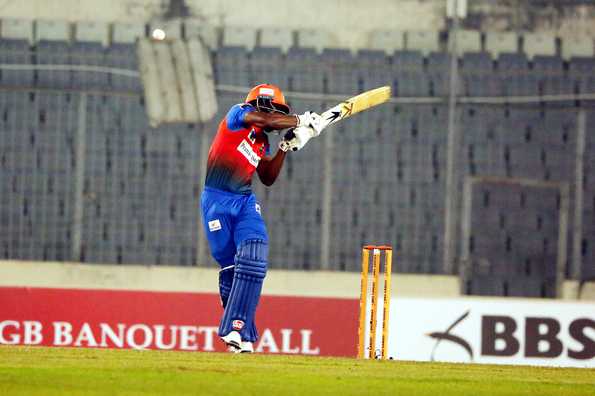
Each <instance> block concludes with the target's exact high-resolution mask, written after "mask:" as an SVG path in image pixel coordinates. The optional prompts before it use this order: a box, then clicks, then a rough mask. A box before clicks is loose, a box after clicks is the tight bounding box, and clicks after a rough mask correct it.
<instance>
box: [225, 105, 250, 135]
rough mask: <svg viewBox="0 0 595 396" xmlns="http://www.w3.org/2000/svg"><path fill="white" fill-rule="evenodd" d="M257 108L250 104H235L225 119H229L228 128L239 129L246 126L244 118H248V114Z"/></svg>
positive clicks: (231, 129)
mask: <svg viewBox="0 0 595 396" xmlns="http://www.w3.org/2000/svg"><path fill="white" fill-rule="evenodd" d="M254 110H256V109H255V108H254V107H252V106H250V105H248V104H237V105H234V106H233V107H232V108H231V109H229V112H228V113H227V116H226V117H225V119H226V120H227V129H229V130H230V131H239V130H240V129H243V128H245V127H246V124H245V122H244V119H245V118H246V114H248V113H250V112H252V111H254Z"/></svg>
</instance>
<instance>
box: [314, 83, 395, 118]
mask: <svg viewBox="0 0 595 396" xmlns="http://www.w3.org/2000/svg"><path fill="white" fill-rule="evenodd" d="M390 97H391V88H390V87H389V86H384V87H380V88H375V89H372V90H370V91H366V92H363V93H361V94H359V95H357V96H354V97H352V98H349V99H347V100H345V101H344V102H341V103H339V104H338V105H336V106H334V107H332V108H330V109H328V110H327V111H325V112H324V113H322V114H321V116H322V128H326V127H327V126H329V125H331V124H334V123H335V122H337V121H340V120H343V119H345V118H348V117H351V116H352V115H354V114H357V113H359V112H361V111H364V110H367V109H369V108H371V107H374V106H378V105H379V104H382V103H385V102H387V101H388V100H389V99H390Z"/></svg>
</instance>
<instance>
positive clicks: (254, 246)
mask: <svg viewBox="0 0 595 396" xmlns="http://www.w3.org/2000/svg"><path fill="white" fill-rule="evenodd" d="M268 250H269V249H268V244H267V242H266V241H263V240H260V239H250V240H247V241H244V242H242V243H241V244H240V246H239V247H238V252H237V253H236V256H235V263H236V265H235V271H234V276H233V284H232V286H231V293H230V295H229V300H228V302H227V306H226V307H225V312H224V313H223V318H222V319H221V324H220V326H219V336H225V335H227V334H229V332H231V331H232V330H236V331H239V332H240V334H241V335H242V340H243V341H251V342H254V341H256V339H257V338H258V334H257V332H256V326H255V325H254V315H255V313H256V307H257V305H258V300H259V299H260V293H261V291H262V283H263V281H264V278H265V276H266V272H267V257H268Z"/></svg>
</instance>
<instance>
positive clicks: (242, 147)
mask: <svg viewBox="0 0 595 396" xmlns="http://www.w3.org/2000/svg"><path fill="white" fill-rule="evenodd" d="M238 151H239V152H240V153H242V155H243V156H244V157H246V159H247V160H248V162H249V163H250V164H251V165H252V166H254V167H257V166H258V163H259V162H260V157H259V156H258V154H256V153H255V152H254V150H253V149H252V146H250V143H248V142H247V141H246V140H242V142H241V143H240V144H239V145H238Z"/></svg>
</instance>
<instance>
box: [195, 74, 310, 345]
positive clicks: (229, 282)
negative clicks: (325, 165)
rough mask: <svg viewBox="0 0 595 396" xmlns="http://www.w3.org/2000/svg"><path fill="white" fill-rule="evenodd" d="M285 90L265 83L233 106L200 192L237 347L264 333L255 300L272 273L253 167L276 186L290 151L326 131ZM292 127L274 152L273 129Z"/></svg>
mask: <svg viewBox="0 0 595 396" xmlns="http://www.w3.org/2000/svg"><path fill="white" fill-rule="evenodd" d="M289 111H290V109H289V106H288V105H287V103H286V101H285V97H284V95H283V93H282V92H281V90H280V89H279V88H278V87H276V86H274V85H270V84H261V85H258V86H256V87H254V88H252V90H250V92H249V93H248V96H247V97H246V100H245V103H242V104H236V105H234V106H232V107H231V109H230V110H229V112H228V113H227V115H226V116H225V118H224V119H223V120H222V121H221V123H220V124H219V129H218V131H217V134H216V136H215V138H214V140H213V142H212V144H211V147H210V149H209V156H208V159H207V175H206V179H205V187H204V190H203V193H202V196H201V210H202V220H203V226H204V227H205V234H206V236H207V239H208V241H209V247H210V250H211V255H212V256H213V258H214V259H215V260H216V261H217V262H218V263H219V265H220V266H221V270H220V272H219V293H220V296H221V303H222V305H223V308H224V312H223V317H222V318H221V323H220V325H219V332H218V334H219V337H221V339H222V340H223V341H224V342H225V344H226V345H227V346H228V349H229V350H230V351H233V352H253V351H254V347H253V343H254V342H255V341H256V340H257V339H258V331H257V329H256V325H255V323H254V316H255V313H256V307H257V305H258V300H259V298H260V293H261V290H262V283H263V281H264V278H265V276H266V272H267V259H268V235H267V230H266V226H265V223H264V221H263V218H262V216H261V208H260V204H259V203H258V201H257V199H256V197H255V195H254V194H253V193H252V190H251V184H252V175H253V174H254V171H256V173H257V174H258V177H259V179H260V181H261V182H262V183H264V184H265V185H266V186H270V185H272V184H273V183H274V182H275V180H276V179H277V176H278V175H279V172H280V171H281V168H282V166H283V162H284V160H285V156H286V154H287V151H289V150H292V151H297V150H300V149H301V148H303V147H304V145H305V144H306V143H307V142H308V140H310V139H311V138H312V137H315V136H318V135H319V134H320V129H321V128H320V115H318V114H316V113H314V112H310V111H308V112H305V113H304V114H301V115H296V114H291V115H290V114H289ZM283 129H290V130H289V131H288V132H287V133H286V134H285V136H284V138H283V140H282V141H281V144H280V145H279V149H278V150H277V152H276V154H275V155H274V156H269V154H270V147H269V141H268V136H267V133H270V132H273V131H277V132H279V131H281V130H283Z"/></svg>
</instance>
